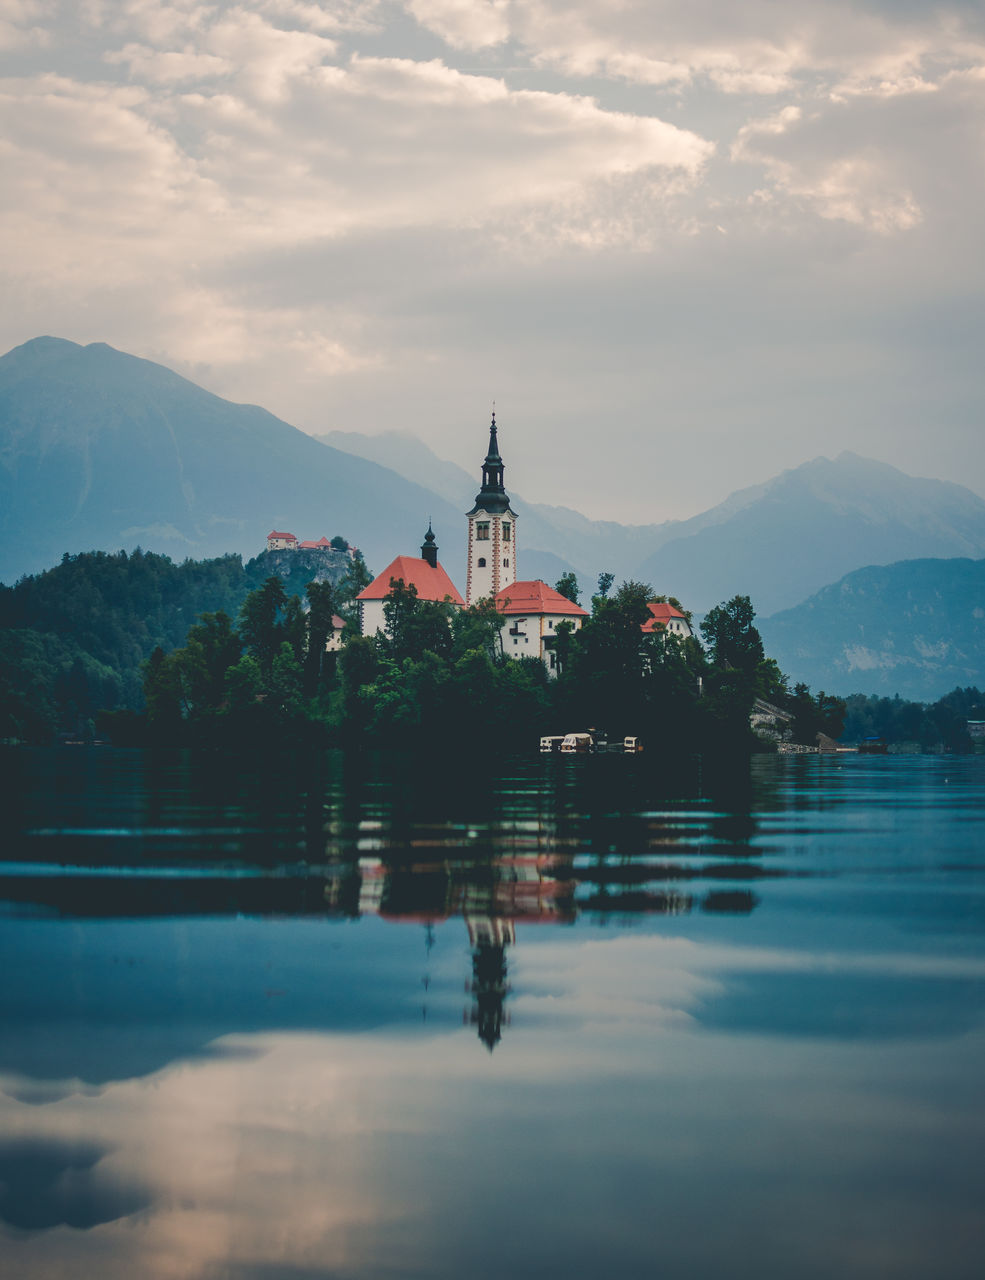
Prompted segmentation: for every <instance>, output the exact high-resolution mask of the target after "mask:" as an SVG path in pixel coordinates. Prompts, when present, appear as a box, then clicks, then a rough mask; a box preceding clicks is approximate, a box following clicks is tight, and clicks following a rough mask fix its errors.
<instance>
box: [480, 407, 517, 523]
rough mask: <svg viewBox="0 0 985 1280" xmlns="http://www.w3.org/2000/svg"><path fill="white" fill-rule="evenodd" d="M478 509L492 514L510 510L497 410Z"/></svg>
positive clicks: (483, 464) (491, 430) (490, 428)
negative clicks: (497, 431)
mask: <svg viewBox="0 0 985 1280" xmlns="http://www.w3.org/2000/svg"><path fill="white" fill-rule="evenodd" d="M475 505H476V508H477V509H478V508H480V507H481V508H482V510H483V511H489V512H490V513H494V512H499V513H502V512H504V511H506V510H508V508H509V505H510V500H509V498H508V497H507V495H506V489H505V487H504V485H503V459H502V458H501V457H500V453H499V437H498V435H497V433H496V410H495V409H493V414H492V422H491V424H490V426H489V452H488V453H487V454H486V456H485V458H484V459H483V463H482V488H481V490H480V491H479V493H477V494H476V498H475Z"/></svg>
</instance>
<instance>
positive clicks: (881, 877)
mask: <svg viewBox="0 0 985 1280" xmlns="http://www.w3.org/2000/svg"><path fill="white" fill-rule="evenodd" d="M2 763H3V765H4V766H5V767H6V769H7V775H6V776H7V777H8V779H9V780H11V783H12V788H11V804H10V806H9V807H8V809H7V810H6V812H5V814H4V815H3V816H2V817H0V822H2V823H3V824H5V825H4V829H3V831H2V834H3V837H4V841H3V849H4V854H3V857H4V859H5V861H4V862H2V863H0V872H2V874H0V964H2V965H3V967H4V973H5V975H6V981H5V983H4V984H2V986H0V1026H2V1029H3V1035H2V1036H0V1130H2V1132H3V1134H4V1141H3V1144H2V1145H0V1250H2V1251H3V1257H4V1268H5V1271H4V1274H5V1275H6V1274H11V1275H14V1276H17V1277H28V1278H29V1280H35V1278H36V1277H41V1276H49V1275H50V1276H71V1277H81V1276H86V1277H88V1276H90V1275H101V1276H105V1277H107V1278H108V1280H115V1278H116V1277H121V1278H122V1277H127V1280H129V1277H131V1276H134V1275H140V1276H142V1277H143V1276H146V1277H150V1278H151V1280H157V1277H162V1278H163V1277H165V1276H175V1275H181V1276H193V1277H212V1276H214V1277H220V1276H221V1277H243V1278H244V1280H245V1278H246V1277H252V1278H253V1280H256V1277H259V1276H271V1277H273V1276H276V1277H278V1278H280V1277H292V1276H306V1277H329V1276H331V1277H336V1278H338V1277H344V1278H346V1280H349V1278H351V1280H360V1278H366V1277H373V1278H374V1280H375V1277H380V1276H428V1277H439V1278H442V1280H443V1278H444V1277H449V1278H450V1277H455V1278H456V1280H457V1278H458V1277H460V1276H462V1275H469V1276H472V1277H476V1278H477V1280H485V1278H486V1277H487V1276H488V1277H490V1278H491V1277H493V1276H496V1275H500V1274H502V1273H503V1272H507V1273H509V1274H510V1275H512V1276H514V1277H520V1278H523V1280H525V1278H526V1277H528V1276H529V1277H534V1276H537V1277H542V1276H543V1275H545V1274H546V1275H557V1274H563V1275H566V1276H573V1277H579V1276H586V1277H588V1276H599V1275H609V1274H614V1275H618V1276H620V1277H643V1276H646V1277H648V1278H649V1277H651V1276H652V1275H653V1274H654V1273H655V1271H656V1272H657V1273H659V1274H662V1275H664V1276H666V1277H670V1278H671V1280H676V1277H684V1276H687V1277H691V1276H694V1275H700V1276H706V1275H707V1276H710V1277H717V1276H719V1275H722V1276H724V1275H729V1276H730V1277H731V1276H734V1275H735V1274H736V1273H738V1274H739V1275H740V1276H742V1275H745V1274H749V1275H753V1274H754V1275H756V1276H757V1278H761V1277H765V1278H766V1280H786V1277H788V1276H790V1275H794V1274H795V1275H798V1276H804V1277H808V1280H815V1278H816V1280H822V1278H823V1280H828V1278H829V1277H830V1276H832V1275H839V1276H845V1277H849V1278H850V1280H852V1278H856V1277H857V1278H859V1280H875V1278H876V1277H879V1280H883V1278H884V1277H893V1280H896V1278H897V1277H901V1278H906V1280H909V1278H910V1277H913V1280H917V1278H918V1277H919V1278H920V1280H923V1278H924V1277H925V1276H927V1275H935V1276H936V1275H941V1276H944V1277H947V1278H948V1280H963V1278H964V1277H966V1276H967V1277H971V1276H976V1277H977V1274H978V1272H979V1264H980V1258H981V1250H982V1246H983V1245H985V1229H983V1218H982V1212H981V1204H982V1203H983V1192H985V1175H983V1172H982V1168H981V1159H980V1151H981V1143H982V1140H983V1138H985V1132H983V1130H985V1106H983V1103H985V1097H983V1084H982V1081H983V1080H985V1070H983V1068H985V928H983V924H985V881H983V878H982V869H983V865H985V840H983V838H982V837H983V835H985V830H983V828H985V812H983V805H982V795H983V783H985V769H983V764H985V762H982V761H980V760H968V761H939V760H919V759H917V760H893V759H889V760H886V759H882V760H878V759H874V760H871V761H865V760H863V759H861V758H857V759H854V760H850V761H843V760H837V761H830V762H829V761H820V760H817V759H815V760H813V761H810V760H804V759H795V760H790V761H778V760H771V761H756V762H754V763H753V765H752V767H751V768H748V769H745V770H740V771H739V772H738V774H737V776H734V777H729V776H726V777H721V776H713V775H709V774H708V773H707V772H706V771H702V770H701V769H700V768H698V767H691V766H686V765H673V764H668V765H667V766H666V767H656V766H655V765H654V763H653V762H652V761H651V760H648V758H646V757H640V758H635V759H626V760H623V759H621V758H616V757H614V758H612V759H611V760H610V759H600V760H597V761H594V762H592V761H573V762H570V765H571V767H563V768H562V767H561V762H559V761H553V760H547V761H541V760H535V761H518V762H514V763H507V765H505V766H504V768H503V770H502V772H501V773H500V774H499V775H498V776H495V775H490V774H488V773H486V774H483V775H482V776H474V771H472V770H471V769H470V767H467V765H466V764H462V765H461V767H459V768H458V769H457V770H456V769H450V770H449V771H448V772H446V773H442V774H441V775H440V785H436V784H435V781H434V778H433V777H432V778H431V779H430V780H428V782H427V785H425V784H424V783H423V782H422V779H421V777H420V776H419V775H418V774H417V773H416V772H415V771H414V770H413V769H408V768H406V767H401V766H400V765H399V764H395V763H394V762H392V761H389V762H388V761H386V760H384V759H382V758H380V757H367V758H358V757H357V758H344V757H341V756H338V755H333V754H329V755H326V756H324V757H316V758H313V759H309V760H298V761H294V762H291V767H290V768H280V767H278V768H277V769H276V770H270V769H268V768H267V767H266V766H264V765H263V764H262V763H259V764H257V765H256V766H255V767H245V766H238V767H235V768H234V767H232V766H231V765H224V764H223V763H222V762H220V761H216V760H212V761H205V762H203V761H202V760H200V759H195V758H194V757H191V756H188V755H178V754H172V755H159V756H144V755H142V754H141V753H131V752H106V753H99V752H78V753H73V752H60V753H59V752H54V753H10V754H8V755H7V756H6V757H5V759H4V760H3V762H2ZM568 763H569V762H565V764H566V765H567V764H568ZM593 764H595V765H599V766H600V767H599V768H592V767H586V766H591V765H593ZM622 766H627V767H622Z"/></svg>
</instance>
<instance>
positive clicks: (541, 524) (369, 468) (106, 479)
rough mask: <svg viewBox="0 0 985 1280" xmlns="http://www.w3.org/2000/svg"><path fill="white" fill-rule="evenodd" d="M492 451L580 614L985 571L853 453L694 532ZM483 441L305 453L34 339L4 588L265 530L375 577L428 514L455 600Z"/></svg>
mask: <svg viewBox="0 0 985 1280" xmlns="http://www.w3.org/2000/svg"><path fill="white" fill-rule="evenodd" d="M502 442H503V447H504V451H505V454H506V459H507V484H508V489H509V492H510V494H511V495H512V497H513V501H514V505H515V507H516V510H517V511H518V512H519V514H520V517H521V520H522V524H521V525H520V545H519V548H518V550H519V562H520V573H521V574H522V576H523V577H542V578H544V579H545V581H548V582H554V581H556V580H557V578H558V577H559V576H560V575H561V573H563V572H565V570H567V569H572V568H573V569H574V570H575V572H577V574H578V577H579V580H580V585H581V587H582V594H583V598H585V597H587V595H588V594H590V593H591V590H592V588H593V587H594V583H595V579H596V577H597V574H598V573H599V572H601V571H603V570H604V571H611V572H612V573H614V574H615V575H616V577H617V579H621V578H639V579H642V580H643V581H645V582H649V583H651V584H652V585H653V587H654V590H656V591H658V592H662V593H669V594H672V595H675V596H677V597H678V598H679V599H680V600H682V601H683V602H684V603H685V604H686V605H687V606H688V607H689V608H691V609H693V610H694V611H695V612H696V613H701V612H704V611H706V610H707V609H708V608H710V607H711V606H712V605H714V604H717V603H718V602H719V601H721V600H726V599H729V598H730V597H732V596H734V595H736V594H746V595H749V596H750V597H751V598H752V601H753V604H754V606H755V608H756V610H757V612H758V613H759V614H760V615H761V616H762V615H769V614H772V613H774V612H776V611H777V610H780V609H786V608H790V607H791V606H793V605H796V604H799V603H800V602H801V601H802V600H804V599H806V598H807V597H808V596H810V595H811V594H812V593H813V592H815V591H818V590H819V589H820V588H821V587H824V586H826V585H827V584H828V583H831V582H834V581H836V580H838V579H840V578H841V577H843V576H844V575H845V574H846V573H850V572H852V571H853V570H855V569H859V568H861V567H862V566H864V565H871V564H889V563H893V562H895V561H898V560H904V559H906V560H909V559H918V558H925V557H934V558H945V559H950V558H954V557H971V558H973V559H977V558H979V557H982V556H985V501H983V500H982V499H981V498H979V497H977V496H976V495H975V494H973V493H971V492H970V490H968V489H965V488H963V487H962V486H960V485H956V484H948V483H945V482H943V481H938V480H920V479H915V478H913V477H912V476H907V475H905V474H904V473H903V472H901V471H898V470H897V469H896V468H895V467H891V466H888V465H887V464H885V463H880V462H873V461H870V460H867V459H864V458H859V457H856V456H855V455H854V454H850V453H844V454H841V455H840V456H839V457H838V458H836V459H835V460H834V461H831V460H829V459H827V458H817V459H815V460H814V461H813V462H808V463H805V464H804V465H803V466H801V467H798V468H796V469H795V470H792V471H786V472H784V473H783V474H782V475H779V476H776V477H775V478H774V479H772V480H769V481H767V482H766V483H764V484H760V485H756V486H754V487H752V488H748V489H744V490H740V491H738V492H737V493H734V494H732V495H731V496H730V497H729V498H727V499H726V500H725V501H724V502H723V503H720V504H719V505H718V506H716V507H713V508H711V509H710V510H708V511H705V512H703V513H701V514H700V515H697V516H694V517H692V518H691V519H690V520H684V521H671V522H667V523H665V524H653V525H635V526H626V525H620V524H618V523H616V522H615V521H597V520H589V519H587V518H586V517H585V516H583V515H581V514H580V513H579V512H577V511H572V510H570V509H568V508H566V507H552V506H546V505H544V504H539V503H531V502H526V501H525V500H524V499H523V498H522V497H520V496H517V494H516V488H515V486H514V484H513V480H515V479H516V476H515V474H513V473H511V471H510V469H509V434H508V431H504V432H503V435H502ZM485 445H486V437H485V433H484V430H483V431H480V430H478V429H477V431H476V469H475V474H474V475H472V476H469V475H468V473H467V472H465V471H462V470H461V469H460V468H458V467H456V466H454V464H451V463H446V462H442V461H441V460H440V459H438V458H436V457H435V455H434V454H433V453H432V452H431V451H430V450H429V449H428V448H427V447H426V446H424V445H423V444H421V443H420V442H419V441H416V440H414V438H413V437H410V436H397V435H385V436H379V437H369V436H360V435H356V434H354V433H333V434H332V435H331V436H328V437H324V438H322V439H316V438H314V437H312V436H309V435H306V434H305V433H304V432H301V431H298V430H296V429H295V428H294V427H291V426H289V425H288V424H287V423H286V422H282V421H280V420H279V419H278V418H275V417H274V416H273V415H272V414H270V413H267V412H266V411H265V410H264V409H260V408H257V407H256V406H254V405H236V404H231V403H230V402H229V401H227V400H222V399H220V398H219V397H218V396H214V395H211V394H210V393H209V392H207V391H203V390H202V389H201V388H200V387H196V386H195V385H194V384H193V383H191V382H188V381H186V380H185V379H184V378H181V377H179V376H178V375H177V374H175V373H172V372H171V371H170V370H168V369H165V368H163V367H162V366H160V365H157V364H153V363H151V362H150V361H148V360H141V359H138V358H137V357H135V356H130V355H126V354H124V353H123V352H120V351H115V350H113V348H112V347H108V346H106V345H105V344H103V343H93V344H92V345H90V346H86V347H82V346H79V345H77V344H76V343H74V342H66V341H64V340H62V339H58V338H36V339H34V340H33V341H31V342H28V343H25V344H24V345H23V346H21V347H17V348H16V349H15V350H13V351H10V352H8V353H7V355H5V356H3V357H2V358H0V581H8V582H9V581H12V580H13V579H14V578H16V577H18V576H19V575H21V574H23V573H30V572H35V571H37V570H39V569H43V568H46V567H48V566H50V565H52V564H54V563H56V562H57V561H58V560H59V559H60V558H61V556H62V554H63V553H64V552H66V551H69V552H73V553H76V552H79V551H85V550H89V549H92V548H97V549H101V550H107V551H115V550H118V549H120V548H126V549H128V550H130V549H132V548H134V547H135V546H138V545H139V546H142V547H143V548H144V549H145V550H153V551H160V552H166V553H167V554H169V555H171V556H172V557H175V558H178V559H182V558H184V557H194V558H206V557H212V556H217V555H222V554H224V553H226V552H230V551H235V552H239V553H240V554H241V555H244V556H246V557H247V558H248V557H250V556H253V555H256V554H257V552H259V551H260V550H262V549H263V547H264V542H265V537H266V534H267V532H268V531H269V530H270V529H271V528H286V529H288V530H290V531H291V532H293V533H296V534H297V535H298V536H299V537H300V538H302V539H305V538H318V537H319V536H321V535H322V534H326V535H328V536H332V535H334V534H342V535H343V536H344V537H346V538H347V539H349V540H350V541H351V542H353V543H354V544H355V545H357V546H359V547H360V548H361V549H362V551H363V553H364V554H365V556H366V559H367V561H368V562H369V563H370V565H371V566H373V567H375V568H377V569H378V568H380V567H381V566H382V565H384V564H386V563H388V562H389V560H391V559H392V558H393V556H394V555H395V554H398V553H401V552H408V551H410V552H413V551H415V550H416V548H417V546H419V545H420V539H421V537H422V536H423V533H424V529H425V528H426V524H427V520H428V518H429V517H430V518H431V519H432V520H433V522H434V529H435V533H436V534H437V536H438V544H439V547H440V548H441V559H442V562H443V563H444V565H445V567H446V568H447V569H448V571H449V573H450V575H451V577H452V580H453V581H455V580H456V579H457V580H458V581H459V585H460V586H461V585H462V582H461V580H462V578H463V577H464V559H465V549H464V519H463V512H464V511H466V510H467V509H468V508H469V507H470V506H471V505H472V503H473V501H474V499H475V494H476V491H477V488H478V478H479V463H480V460H481V456H482V451H483V450H484V449H485ZM383 463H386V464H387V465H381V464H383ZM394 468H395V469H394ZM511 476H512V479H511Z"/></svg>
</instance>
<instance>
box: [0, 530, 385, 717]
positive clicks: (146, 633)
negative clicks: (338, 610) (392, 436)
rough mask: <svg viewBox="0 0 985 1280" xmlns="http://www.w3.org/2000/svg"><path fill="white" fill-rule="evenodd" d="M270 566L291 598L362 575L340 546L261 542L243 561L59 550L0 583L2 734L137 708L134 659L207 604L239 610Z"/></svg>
mask: <svg viewBox="0 0 985 1280" xmlns="http://www.w3.org/2000/svg"><path fill="white" fill-rule="evenodd" d="M272 574H279V575H280V577H281V578H282V579H283V581H284V582H285V584H286V589H287V591H288V593H289V594H291V595H296V596H303V595H304V593H305V585H306V584H307V583H308V582H309V581H312V580H315V581H328V582H331V583H333V584H336V585H339V584H344V583H345V582H346V580H347V579H348V580H349V581H350V584H351V586H352V587H353V590H358V589H359V586H360V585H362V584H363V583H364V582H365V581H367V580H368V578H367V576H366V568H365V565H364V564H363V562H362V560H361V558H360V557H358V556H357V558H356V559H355V560H351V559H350V557H349V555H348V553H347V552H346V551H345V550H338V551H334V550H333V551H321V550H318V551H296V552H266V551H265V552H263V553H262V554H261V555H259V556H257V557H256V558H255V559H253V560H251V561H249V562H248V563H247V564H246V565H244V564H243V562H242V560H241V558H240V557H239V556H237V555H229V556H221V557H219V558H218V559H215V560H186V561H184V563H182V564H175V563H174V562H173V561H172V560H171V559H170V558H169V557H168V556H165V555H157V554H154V553H153V552H146V551H139V550H138V551H135V552H133V553H132V554H129V555H128V554H127V552H125V551H121V552H117V553H116V554H114V555H110V554H107V553H106V552H102V551H92V552H86V553H85V554H82V555H77V556H69V555H66V556H64V558H63V559H62V562H61V564H59V565H57V566H56V567H55V568H54V569H49V570H48V571H47V572H45V573H40V574H37V575H36V576H33V577H27V578H23V579H22V580H21V581H20V582H18V583H17V584H16V586H13V587H4V586H0V738H19V739H25V738H26V739H28V740H39V739H43V738H45V737H47V736H49V735H50V734H52V733H55V732H58V733H67V734H71V735H76V734H78V735H83V736H84V735H85V734H86V733H91V729H92V723H91V722H92V721H93V719H94V717H95V715H96V713H97V711H99V710H100V709H104V708H114V707H128V708H132V709H134V710H137V709H140V708H141V707H142V706H143V692H142V681H143V674H142V671H141V664H142V663H143V662H144V661H145V660H146V659H147V658H149V657H150V655H151V654H152V653H153V652H154V650H155V649H156V648H158V647H160V648H162V649H164V650H171V649H175V648H177V647H178V646H179V645H180V644H182V643H183V642H184V639H185V637H186V635H187V633H188V629H189V627H190V626H191V625H192V624H193V623H194V622H195V620H196V618H198V617H199V616H200V615H201V614H203V613H215V612H218V611H222V612H225V613H227V614H229V615H230V616H231V617H235V616H236V614H237V613H238V611H239V609H240V606H241V605H242V603H243V601H244V600H245V598H246V596H247V595H248V593H249V592H250V591H252V590H253V589H254V588H256V587H257V586H259V585H260V583H262V582H263V581H264V580H265V579H266V578H267V577H269V576H270V575H272ZM357 584H358V585H357ZM349 594H352V592H351V591H350V592H349ZM341 598H343V599H344V598H346V593H345V591H343V592H342V593H341Z"/></svg>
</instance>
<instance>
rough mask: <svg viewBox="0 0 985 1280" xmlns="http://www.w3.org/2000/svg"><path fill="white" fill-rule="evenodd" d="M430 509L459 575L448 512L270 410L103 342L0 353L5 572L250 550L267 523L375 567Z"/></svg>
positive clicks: (416, 530) (421, 527)
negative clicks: (86, 556) (117, 558)
mask: <svg viewBox="0 0 985 1280" xmlns="http://www.w3.org/2000/svg"><path fill="white" fill-rule="evenodd" d="M483 444H484V441H482V438H481V432H478V433H477V448H481V447H482V445H483ZM429 516H430V517H431V518H432V520H433V521H434V528H435V532H436V533H437V535H438V543H439V546H441V547H442V548H443V557H442V558H443V559H444V560H445V562H446V564H447V565H448V567H449V571H450V573H451V575H452V578H453V579H454V578H456V577H457V578H459V579H461V578H462V577H463V576H464V550H463V547H462V527H463V521H462V517H461V513H460V511H459V510H458V509H457V508H453V507H451V506H449V505H448V504H447V503H446V502H444V501H443V500H442V499H441V498H440V497H438V496H437V495H436V494H434V493H431V492H426V491H425V490H423V489H422V488H420V487H419V486H418V485H416V484H414V483H413V482H411V481H409V480H406V479H404V478H403V477H401V476H399V475H397V474H395V473H394V472H393V471H388V470H386V469H385V468H383V467H379V466H376V465H375V464H374V463H372V462H368V461H365V460H363V459H361V458H356V457H354V456H352V455H351V454H349V453H342V452H340V451H339V450H337V449H332V448H328V447H326V446H325V445H324V444H321V443H319V442H318V441H316V440H314V439H312V437H311V436H309V435H306V434H305V433H304V432H302V431H298V430H296V429H295V428H294V427H291V426H288V424H287V423H286V422H281V421H280V420H279V419H277V418H275V417H273V415H272V414H269V413H267V412H266V411H265V410H264V409H260V408H257V407H255V406H253V405H235V404H231V403H229V402H228V401H226V400H222V399H220V398H219V397H218V396H214V395H211V394H210V393H209V392H207V391H203V390H202V389H201V388H200V387H196V386H195V385H194V384H193V383H191V382H187V381H186V380H185V379H184V378H180V377H178V375H177V374H175V373H172V372H171V371H170V370H168V369H165V368H162V367H161V366H160V365H156V364H152V363H151V362H150V361H148V360H140V359H137V358H136V357H134V356H130V355H125V354H124V353H122V352H120V351H115V350H114V349H113V348H112V347H108V346H106V345H105V344H103V343H94V344H92V345H91V346H87V347H81V346H78V345H77V344H76V343H74V342H65V341H63V340H61V339H58V338H37V339H35V340H33V341H31V342H28V343H25V344H24V346H22V347H18V348H16V349H15V350H13V351H11V352H8V354H7V355H5V356H4V357H2V358H0V580H4V581H7V582H10V581H12V580H13V579H15V578H17V577H18V576H19V575H21V574H23V573H28V572H34V571H36V570H39V569H44V568H46V567H48V566H50V565H52V564H54V563H55V562H56V561H58V560H59V559H60V558H61V556H62V554H63V552H65V551H70V552H79V551H85V550H89V549H93V548H96V549H101V550H109V551H115V550H117V549H120V548H125V549H127V550H129V549H131V548H133V547H135V546H137V545H140V546H142V547H144V548H145V549H146V550H154V551H163V552H166V553H168V554H169V555H171V556H172V557H176V558H178V559H183V558H185V557H186V556H191V557H196V558H200V557H206V556H215V555H219V554H222V553H224V552H229V551H238V552H240V553H241V554H243V555H245V556H252V555H256V554H257V552H259V551H261V550H262V549H263V548H264V545H265V538H266V535H267V533H268V531H269V530H270V529H271V528H287V529H289V530H290V531H291V532H293V533H295V534H297V536H298V537H299V538H302V539H304V538H318V537H320V536H321V535H322V534H326V535H327V536H329V537H332V536H334V535H335V534H342V535H344V536H345V537H346V538H348V539H349V540H350V541H351V542H353V543H355V545H357V546H359V547H360V548H361V549H362V551H363V553H364V554H365V556H366V559H367V561H368V562H369V563H370V565H371V566H375V567H376V568H380V567H382V565H384V564H385V563H386V562H387V561H388V560H389V559H391V558H392V557H393V556H394V555H395V554H397V553H398V552H405V553H406V552H414V551H415V550H416V548H417V547H418V546H419V545H420V541H421V538H422V537H423V535H424V532H425V530H426V528H427V520H428V517H429Z"/></svg>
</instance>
